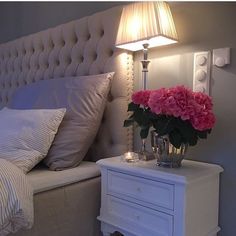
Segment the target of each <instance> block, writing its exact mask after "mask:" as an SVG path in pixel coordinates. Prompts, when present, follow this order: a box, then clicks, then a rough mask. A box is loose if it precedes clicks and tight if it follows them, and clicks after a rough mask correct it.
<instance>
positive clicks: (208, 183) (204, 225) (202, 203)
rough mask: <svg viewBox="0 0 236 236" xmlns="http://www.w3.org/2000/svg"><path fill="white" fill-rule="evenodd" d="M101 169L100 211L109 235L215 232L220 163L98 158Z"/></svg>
mask: <svg viewBox="0 0 236 236" xmlns="http://www.w3.org/2000/svg"><path fill="white" fill-rule="evenodd" d="M97 163H98V165H99V166H100V167H101V173H102V202H101V210H100V216H98V219H99V220H100V221H101V229H102V232H103V235H104V236H109V235H110V234H111V233H113V232H114V231H119V232H120V233H122V234H123V235H125V236H216V235H217V232H218V231H219V230H220V228H219V227H218V203H219V201H218V198H219V173H220V172H222V171H223V169H222V168H221V167H220V166H218V165H213V164H207V163H202V162H195V161H187V160H184V161H183V166H182V167H181V168H179V169H167V168H163V167H158V166H156V160H153V161H148V162H143V161H139V162H137V163H132V164H131V163H126V162H124V161H121V157H113V158H108V159H102V160H99V161H98V162H97Z"/></svg>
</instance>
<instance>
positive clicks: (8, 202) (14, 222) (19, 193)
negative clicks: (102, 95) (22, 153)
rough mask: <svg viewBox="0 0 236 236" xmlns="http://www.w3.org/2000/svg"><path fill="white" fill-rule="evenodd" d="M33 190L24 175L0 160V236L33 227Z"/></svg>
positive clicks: (8, 163) (11, 165) (10, 164)
mask: <svg viewBox="0 0 236 236" xmlns="http://www.w3.org/2000/svg"><path fill="white" fill-rule="evenodd" d="M33 216H34V215H33V190H32V188H31V185H30V184H29V182H28V180H27V178H26V176H25V174H24V173H23V172H22V170H20V169H19V168H18V167H16V166H15V165H13V164H12V163H10V162H8V161H6V160H4V159H1V158H0V236H5V235H8V234H9V233H14V232H16V231H18V230H19V229H21V228H24V229H28V228H31V227H32V225H33Z"/></svg>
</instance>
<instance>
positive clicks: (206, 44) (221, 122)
mask: <svg viewBox="0 0 236 236" xmlns="http://www.w3.org/2000/svg"><path fill="white" fill-rule="evenodd" d="M171 9H172V13H173V17H174V19H175V23H176V28H177V31H178V34H179V40H180V43H178V44H176V45H172V46H166V47H162V48H155V49H150V55H149V56H150V59H151V64H150V68H149V69H150V72H149V88H150V89H155V88H160V87H171V86H175V85H177V84H184V85H186V86H188V87H190V88H192V81H193V53H194V52H199V51H204V50H206V51H208V50H212V49H213V48H221V47H231V53H232V54H231V64H230V65H229V66H227V67H225V68H217V67H215V66H212V68H211V70H212V71H211V72H212V73H211V95H212V97H213V102H214V111H215V114H216V117H217V123H216V126H215V128H214V129H213V131H212V133H211V134H210V136H209V137H208V139H207V140H203V141H201V142H199V143H198V144H197V146H195V147H191V148H190V149H189V152H188V155H187V158H189V159H194V160H199V161H204V162H212V163H218V164H220V165H221V166H222V167H223V168H224V172H223V174H222V176H221V185H220V226H221V227H222V232H221V233H220V235H221V236H234V235H236V225H235V219H236V203H235V200H236V145H235V143H234V142H235V140H236V139H235V136H236V27H235V22H236V3H220V2H218V3H200V2H199V3H186V2H185V3H180V2H175V3H171ZM141 56H142V53H136V54H135V79H136V81H135V88H136V89H138V88H141V87H140V85H141V65H140V62H139V60H140V59H141ZM135 143H136V148H138V146H139V137H138V136H136V138H135Z"/></svg>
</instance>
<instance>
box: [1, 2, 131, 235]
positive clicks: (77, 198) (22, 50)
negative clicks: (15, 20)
mask: <svg viewBox="0 0 236 236" xmlns="http://www.w3.org/2000/svg"><path fill="white" fill-rule="evenodd" d="M121 10H122V8H121V7H115V8H112V9H109V10H106V11H104V12H99V13H96V14H94V15H92V16H88V17H85V18H82V19H79V20H75V21H72V22H69V23H66V24H63V25H60V26H57V27H55V28H51V29H48V30H45V31H42V32H39V33H35V34H32V35H29V36H25V37H23V38H20V39H16V40H14V41H11V42H7V43H4V44H2V45H0V108H3V107H5V106H8V104H9V103H10V102H11V98H12V95H13V94H14V92H15V91H16V90H17V89H19V88H23V87H25V86H28V85H30V84H34V83H37V82H38V81H44V80H57V79H58V78H67V77H73V76H86V75H96V74H102V73H106V72H111V71H112V72H115V75H114V78H113V80H112V85H111V88H110V91H109V95H108V100H107V103H106V107H105V111H104V114H103V118H102V121H101V124H100V127H99V131H98V133H97V135H96V138H95V139H94V142H93V144H92V145H91V147H90V148H89V151H88V153H87V154H86V157H85V158H84V160H83V162H82V163H81V164H80V165H79V166H78V167H74V168H70V169H67V170H63V171H51V170H49V169H48V168H46V167H45V166H43V165H38V166H37V167H36V168H34V169H33V170H31V171H30V172H29V173H28V174H27V179H28V180H29V181H30V183H31V185H32V187H33V191H34V216H35V219H34V226H33V227H32V229H30V230H20V231H18V232H17V233H16V234H14V235H16V236H28V235H29V236H34V235H38V236H41V235H45V236H47V235H50V236H54V235H55V236H66V235H70V236H73V235H76V236H96V235H99V232H100V229H99V228H100V226H99V223H98V221H97V220H96V217H97V215H98V214H99V208H100V171H99V169H98V167H97V165H96V163H95V161H97V160H98V159H100V158H106V157H110V156H115V155H120V154H122V153H124V152H126V151H127V150H132V137H133V133H132V129H125V128H122V126H123V121H124V119H125V118H126V117H127V112H126V109H127V104H128V102H129V99H130V95H131V93H132V88H133V58H132V54H130V53H129V52H127V51H124V50H121V49H117V48H115V40H116V34H117V29H118V24H119V19H120V15H121Z"/></svg>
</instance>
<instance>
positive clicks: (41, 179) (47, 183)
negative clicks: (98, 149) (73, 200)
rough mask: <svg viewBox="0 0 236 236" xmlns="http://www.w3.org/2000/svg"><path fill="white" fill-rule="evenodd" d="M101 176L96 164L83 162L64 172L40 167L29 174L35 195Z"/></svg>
mask: <svg viewBox="0 0 236 236" xmlns="http://www.w3.org/2000/svg"><path fill="white" fill-rule="evenodd" d="M98 176H100V170H99V167H98V166H97V164H96V163H94V162H88V161H83V162H82V163H81V164H80V165H79V166H77V167H75V168H71V169H67V170H62V171H51V170H49V169H48V168H47V167H45V166H39V167H37V168H35V169H33V170H32V171H30V172H29V173H28V174H27V178H28V179H29V181H30V183H31V184H32V187H33V190H34V194H36V193H41V192H44V191H48V190H52V189H55V188H59V187H63V186H66V185H69V184H73V183H77V182H81V181H85V180H87V179H91V178H95V177H98Z"/></svg>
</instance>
